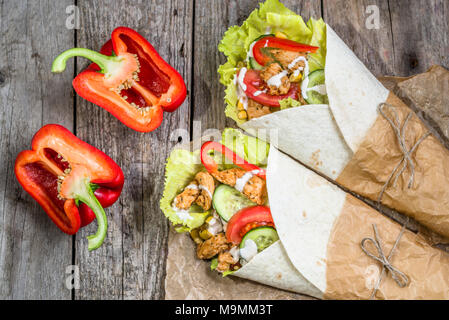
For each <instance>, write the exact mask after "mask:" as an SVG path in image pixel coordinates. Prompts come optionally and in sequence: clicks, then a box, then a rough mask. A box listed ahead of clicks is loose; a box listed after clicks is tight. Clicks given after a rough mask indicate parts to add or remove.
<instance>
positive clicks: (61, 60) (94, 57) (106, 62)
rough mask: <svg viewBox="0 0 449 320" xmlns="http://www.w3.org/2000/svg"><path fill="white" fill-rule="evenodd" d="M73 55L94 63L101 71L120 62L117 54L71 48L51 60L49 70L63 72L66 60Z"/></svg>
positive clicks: (107, 69)
mask: <svg viewBox="0 0 449 320" xmlns="http://www.w3.org/2000/svg"><path fill="white" fill-rule="evenodd" d="M73 57H84V58H86V59H89V60H90V61H92V62H94V63H96V64H97V65H98V66H99V67H100V68H101V70H100V72H101V73H107V72H108V71H110V70H112V69H113V68H114V67H117V63H120V61H121V59H120V57H117V56H115V55H114V56H105V55H104V54H101V53H98V52H96V51H93V50H89V49H85V48H72V49H69V50H66V51H64V52H63V53H61V54H60V55H59V56H57V57H56V59H55V60H54V61H53V64H52V67H51V72H58V73H59V72H63V71H64V70H65V68H66V63H67V60H69V59H70V58H73Z"/></svg>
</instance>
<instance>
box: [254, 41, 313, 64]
mask: <svg viewBox="0 0 449 320" xmlns="http://www.w3.org/2000/svg"><path fill="white" fill-rule="evenodd" d="M273 49H281V50H286V51H294V52H304V53H315V52H317V50H318V49H319V47H314V46H309V45H307V44H303V43H299V42H296V41H293V40H288V39H281V38H277V37H273V36H267V37H263V38H261V39H260V40H258V41H257V42H256V43H255V44H254V46H253V56H254V59H256V61H257V63H258V64H260V65H262V66H265V65H266V64H267V63H268V62H270V61H272V60H273V57H272V55H271V54H270V51H271V50H273Z"/></svg>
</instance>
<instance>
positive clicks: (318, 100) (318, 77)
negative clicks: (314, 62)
mask: <svg viewBox="0 0 449 320" xmlns="http://www.w3.org/2000/svg"><path fill="white" fill-rule="evenodd" d="M324 84H325V79H324V70H323V69H320V70H315V71H314V72H312V73H310V74H309V86H308V89H310V88H313V87H316V86H320V85H324ZM305 100H306V101H307V103H308V104H328V103H329V100H328V98H327V95H326V94H324V95H323V94H321V93H319V92H318V91H315V90H307V99H305Z"/></svg>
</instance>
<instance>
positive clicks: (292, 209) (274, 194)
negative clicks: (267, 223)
mask: <svg viewBox="0 0 449 320" xmlns="http://www.w3.org/2000/svg"><path fill="white" fill-rule="evenodd" d="M274 159H275V160H274ZM272 166H275V169H272ZM292 177H295V178H294V179H292ZM267 188H268V192H269V193H270V194H271V196H270V201H272V202H271V211H272V215H273V219H274V222H275V224H276V227H277V231H278V234H279V238H280V240H281V242H282V244H283V246H284V248H285V250H286V251H287V254H288V256H289V258H290V260H291V262H292V263H293V265H294V266H295V267H296V269H298V270H300V271H301V274H303V275H304V276H305V277H306V278H307V279H308V280H309V281H310V282H311V283H313V284H314V285H315V286H316V287H317V288H318V289H319V290H320V291H321V292H322V294H323V296H324V297H325V298H330V299H368V298H369V297H370V295H371V293H372V291H373V287H374V284H375V282H376V281H377V279H378V276H379V274H380V265H379V263H378V262H377V261H375V260H373V259H372V258H370V257H368V256H367V255H366V254H365V253H364V252H363V251H362V249H361V241H362V239H364V238H366V237H370V238H374V235H373V224H376V226H377V228H378V230H379V233H380V237H381V246H382V248H383V250H385V254H386V255H388V254H389V252H390V249H391V248H392V246H393V244H394V242H395V241H396V238H397V237H398V235H399V233H400V231H401V226H400V225H399V224H397V223H395V222H393V221H392V220H390V219H389V218H387V217H385V216H383V215H382V214H380V213H379V212H378V211H376V210H374V209H373V208H371V207H369V206H367V205H366V204H365V203H363V202H361V201H360V200H358V199H356V198H354V197H353V196H351V195H349V194H347V193H345V192H344V191H343V190H341V189H339V188H338V187H336V186H335V185H333V184H331V183H330V182H329V181H327V180H326V179H324V178H322V177H320V176H319V175H317V174H316V173H314V172H313V171H311V170H309V169H307V168H305V167H304V166H300V165H298V164H297V162H295V161H294V160H293V159H291V158H290V157H288V156H286V155H284V154H281V153H280V152H279V151H277V150H276V149H275V148H274V147H272V148H271V150H270V154H269V159H268V169H267ZM374 253H376V252H375V251H374ZM390 262H391V263H392V264H393V265H394V266H395V267H396V268H397V269H399V270H400V271H401V272H403V273H404V274H405V275H406V276H407V277H408V278H409V284H408V286H406V287H405V288H400V287H399V286H398V285H397V284H396V283H395V282H394V280H393V279H392V278H391V276H390V275H389V273H387V274H386V275H385V276H384V277H383V280H382V282H381V284H380V287H379V290H378V291H377V293H376V296H375V297H376V298H379V299H448V298H449V268H447V266H448V265H449V255H448V254H447V253H444V252H443V251H441V250H438V249H435V248H432V247H431V246H430V245H428V244H427V243H426V242H425V241H424V240H423V239H422V238H421V237H420V236H418V235H416V234H414V233H412V232H411V231H408V230H406V231H405V232H404V234H403V236H402V238H401V239H400V241H399V245H398V247H397V249H396V251H395V253H394V255H393V257H392V259H391V261H390Z"/></svg>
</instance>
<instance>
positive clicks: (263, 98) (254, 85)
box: [237, 69, 298, 108]
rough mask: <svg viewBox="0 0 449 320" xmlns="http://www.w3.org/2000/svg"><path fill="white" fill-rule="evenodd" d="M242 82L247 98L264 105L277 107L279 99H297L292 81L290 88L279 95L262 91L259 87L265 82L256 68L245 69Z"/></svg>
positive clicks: (295, 86) (296, 89)
mask: <svg viewBox="0 0 449 320" xmlns="http://www.w3.org/2000/svg"><path fill="white" fill-rule="evenodd" d="M240 72H241V71H239V73H240ZM237 76H238V74H237ZM243 83H244V84H245V85H246V90H244V92H245V94H246V95H247V96H248V98H250V99H252V100H254V101H256V102H258V103H260V104H262V105H264V106H268V107H273V108H279V107H280V104H279V101H280V100H283V99H288V98H292V99H295V100H297V99H298V86H297V85H296V83H292V84H291V86H290V90H289V91H288V92H287V93H286V94H283V95H280V96H274V95H271V94H268V93H265V92H263V91H262V90H263V89H261V88H263V87H264V86H265V84H264V82H263V80H262V78H261V77H260V71H258V70H253V69H250V70H247V71H246V73H245V77H244V78H243Z"/></svg>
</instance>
